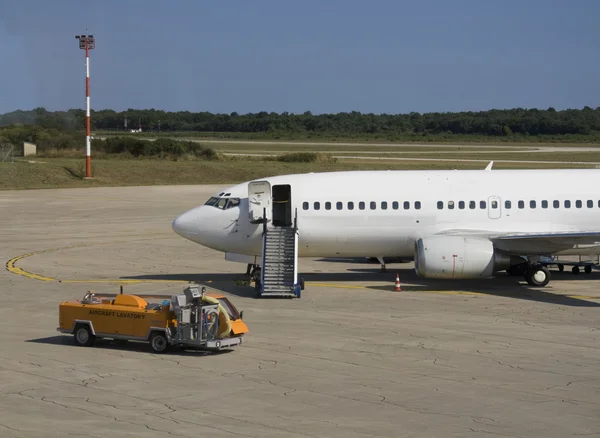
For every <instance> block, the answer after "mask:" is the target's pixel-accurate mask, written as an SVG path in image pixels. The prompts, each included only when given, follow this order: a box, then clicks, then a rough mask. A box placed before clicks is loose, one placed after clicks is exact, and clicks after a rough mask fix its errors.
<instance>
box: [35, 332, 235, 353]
mask: <svg viewBox="0 0 600 438" xmlns="http://www.w3.org/2000/svg"><path fill="white" fill-rule="evenodd" d="M25 342H29V343H34V344H47V345H60V346H65V347H71V348H79V349H82V348H100V349H103V350H113V351H123V352H125V351H128V352H136V353H146V354H150V355H153V356H161V357H169V356H189V357H196V356H203V357H204V356H215V355H222V354H229V353H232V352H233V351H234V349H227V350H221V351H206V350H200V349H188V348H186V349H183V348H180V347H173V348H171V349H170V350H169V351H168V352H167V353H164V354H160V355H159V354H156V353H154V352H153V351H152V350H151V349H150V345H149V344H148V343H147V342H140V341H115V340H112V339H96V341H95V342H94V344H93V345H92V346H91V347H79V346H77V345H75V344H74V343H73V336H72V335H57V336H48V337H46V338H37V339H28V340H26V341H25Z"/></svg>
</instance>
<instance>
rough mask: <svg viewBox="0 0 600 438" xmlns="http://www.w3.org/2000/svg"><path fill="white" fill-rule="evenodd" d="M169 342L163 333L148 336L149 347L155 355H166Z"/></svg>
mask: <svg viewBox="0 0 600 438" xmlns="http://www.w3.org/2000/svg"><path fill="white" fill-rule="evenodd" d="M170 346H171V345H170V344H169V341H168V340H167V337H166V336H165V334H164V333H161V332H155V333H152V335H151V336H150V347H151V348H152V351H154V352H155V353H157V354H161V353H166V352H167V351H169V347H170Z"/></svg>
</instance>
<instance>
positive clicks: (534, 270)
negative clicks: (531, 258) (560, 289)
mask: <svg viewBox="0 0 600 438" xmlns="http://www.w3.org/2000/svg"><path fill="white" fill-rule="evenodd" d="M525 281H527V283H528V284H529V285H531V286H535V287H544V286H546V285H547V284H548V283H550V271H549V270H548V268H546V267H545V266H541V265H532V266H530V267H529V269H528V270H527V272H526V273H525Z"/></svg>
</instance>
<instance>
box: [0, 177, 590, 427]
mask: <svg viewBox="0 0 600 438" xmlns="http://www.w3.org/2000/svg"><path fill="white" fill-rule="evenodd" d="M216 190H218V187H203V186H194V187H192V186H180V187H146V188H135V187H131V188H101V189H87V190H80V189H70V190H69V189H67V190H37V191H22V192H17V191H14V192H13V191H7V192H0V240H1V241H2V243H3V244H2V245H1V247H0V255H2V257H3V258H4V260H5V261H8V260H10V259H12V258H14V257H17V256H20V255H28V254H29V255H28V256H27V257H24V258H21V259H19V260H18V261H16V262H15V266H17V267H18V268H20V269H23V270H24V271H25V272H27V273H30V274H34V275H36V276H37V277H35V278H28V277H27V276H24V275H19V274H18V273H13V272H9V271H8V270H4V271H3V272H2V273H1V274H0V284H1V285H2V289H1V290H2V306H1V307H0V343H1V345H2V349H0V436H2V437H54V436H56V437H58V436H61V437H63V436H73V437H103V436H112V437H125V436H138V437H154V436H165V435H168V436H180V437H196V436H204V435H208V434H210V436H214V437H236V436H243V437H338V436H344V437H374V436H377V437H398V436H419V437H421V436H431V437H449V436H461V437H462V436H487V435H492V436H493V435H497V436H510V437H561V438H562V437H568V436H600V415H599V413H600V380H599V378H598V376H597V369H598V363H599V359H600V345H599V343H598V339H599V334H600V322H599V321H600V292H597V288H596V284H597V281H598V277H599V275H600V274H598V273H592V274H590V275H579V276H573V275H571V274H570V273H568V272H563V273H558V272H556V273H555V274H554V278H553V282H552V283H551V285H550V287H547V288H544V289H543V290H534V289H530V288H528V287H527V286H526V285H525V283H524V282H523V281H520V279H519V278H512V277H499V278H496V279H494V280H490V281H485V282H479V281H478V282H440V281H426V280H422V279H418V278H416V277H415V276H414V274H413V272H412V264H410V263H407V264H392V265H389V267H388V268H389V272H388V273H387V274H381V273H379V272H378V270H379V266H378V264H376V263H375V264H372V263H369V262H368V261H367V260H366V259H365V260H341V261H339V260H338V261H326V260H320V259H306V260H305V259H302V260H301V261H300V267H301V270H302V272H303V275H304V276H305V278H306V282H307V287H306V290H305V291H304V293H303V296H302V298H301V299H299V300H256V299H253V298H251V291H250V290H249V288H248V287H247V286H244V285H239V284H236V282H235V281H236V280H239V279H241V278H242V274H243V273H244V271H245V265H240V264H236V263H229V262H225V261H224V260H223V256H222V254H219V253H216V252H214V251H211V250H208V249H206V248H203V247H200V246H199V245H194V244H192V243H191V242H188V241H185V240H183V239H182V238H180V237H179V236H176V235H174V233H173V232H172V231H171V228H170V224H171V221H172V219H173V218H174V217H175V216H176V215H177V214H178V213H180V212H182V211H184V210H187V209H188V208H190V207H192V206H194V205H197V204H200V203H202V202H204V200H205V199H207V198H208V196H209V195H210V194H212V193H213V192H214V191H216ZM40 251H45V252H40ZM396 272H399V273H400V277H401V280H402V288H403V291H402V292H393V291H392V289H393V285H394V280H395V276H396ZM120 279H121V280H122V279H127V280H149V281H148V282H145V283H126V284H125V286H124V288H125V291H126V292H131V293H135V292H139V293H157V294H164V293H177V292H179V291H180V290H181V289H182V287H183V285H184V283H181V282H180V281H182V280H191V281H198V282H202V283H206V284H207V285H208V286H210V287H214V288H216V289H219V290H222V291H224V292H226V293H227V294H228V295H229V296H230V297H231V300H232V301H233V303H234V304H235V305H236V306H237V307H238V308H239V309H241V310H244V311H245V313H244V318H245V320H246V322H247V324H248V326H249V329H250V333H249V334H248V336H247V341H246V343H245V344H244V345H242V346H241V347H240V348H239V349H237V350H235V351H233V352H231V353H222V354H217V355H210V354H204V353H201V352H180V351H174V352H172V353H171V354H168V355H163V356H159V355H154V354H152V353H151V352H150V350H149V348H148V346H147V345H146V344H143V343H129V344H128V345H121V344H117V343H113V342H111V341H99V342H98V343H97V345H96V346H95V347H92V348H80V347H75V346H74V345H73V344H72V340H71V337H70V336H67V335H60V334H59V333H57V332H56V326H57V317H58V312H57V310H58V303H59V302H60V301H61V300H66V299H73V298H80V297H82V296H83V294H84V293H85V292H86V291H87V290H88V289H90V288H92V289H94V290H96V291H99V292H109V293H115V292H117V291H118V283H114V282H112V281H114V280H120ZM57 280H61V282H59V281H57ZM159 281H160V282H159Z"/></svg>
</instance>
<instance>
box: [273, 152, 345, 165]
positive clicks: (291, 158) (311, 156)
mask: <svg viewBox="0 0 600 438" xmlns="http://www.w3.org/2000/svg"><path fill="white" fill-rule="evenodd" d="M276 160H277V161H281V162H283V163H335V162H337V159H336V158H334V157H332V156H331V155H328V154H322V153H320V152H293V153H290V154H285V155H279V156H278V157H277V158H276Z"/></svg>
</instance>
